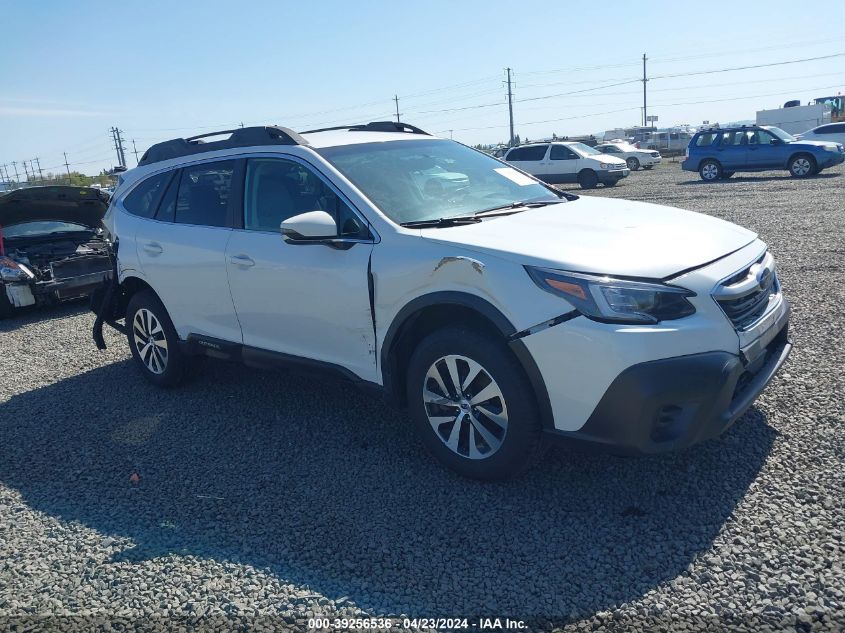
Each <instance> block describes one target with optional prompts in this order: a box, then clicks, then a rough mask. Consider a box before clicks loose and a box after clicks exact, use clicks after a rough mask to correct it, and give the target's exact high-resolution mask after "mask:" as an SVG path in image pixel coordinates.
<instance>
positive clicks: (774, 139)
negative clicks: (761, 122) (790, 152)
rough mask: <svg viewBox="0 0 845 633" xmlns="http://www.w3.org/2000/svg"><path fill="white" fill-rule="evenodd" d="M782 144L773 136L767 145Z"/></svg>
mask: <svg viewBox="0 0 845 633" xmlns="http://www.w3.org/2000/svg"><path fill="white" fill-rule="evenodd" d="M782 144H783V141H781V140H780V139H779V138H773V139H772V140H771V141H769V145H782Z"/></svg>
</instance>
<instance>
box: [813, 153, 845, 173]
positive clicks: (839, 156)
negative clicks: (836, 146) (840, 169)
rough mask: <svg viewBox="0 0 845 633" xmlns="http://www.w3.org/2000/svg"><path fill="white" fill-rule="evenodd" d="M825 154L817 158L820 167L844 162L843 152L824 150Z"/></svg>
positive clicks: (824, 167) (844, 154)
mask: <svg viewBox="0 0 845 633" xmlns="http://www.w3.org/2000/svg"><path fill="white" fill-rule="evenodd" d="M825 154H827V156H826V157H825V158H820V159H819V163H820V164H821V168H822V169H826V168H828V167H833V166H834V165H839V164H841V163H843V162H845V153H843V152H836V153H834V152H825Z"/></svg>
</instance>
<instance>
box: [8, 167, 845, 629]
mask: <svg viewBox="0 0 845 633" xmlns="http://www.w3.org/2000/svg"><path fill="white" fill-rule="evenodd" d="M589 193H590V195H610V196H613V197H622V198H631V199H637V200H648V201H653V202H657V203H662V204H669V205H674V206H679V207H684V208H688V209H692V210H696V211H701V212H705V213H709V214H712V215H716V216H719V217H722V218H725V219H728V220H731V221H734V222H738V223H739V224H742V225H744V226H747V227H750V228H752V229H754V230H756V231H758V232H759V233H760V235H761V236H762V238H763V239H764V240H766V241H767V242H768V243H769V244H770V246H771V248H772V249H773V251H774V252H775V254H776V256H777V258H778V261H779V270H780V275H781V279H782V283H783V286H784V287H785V291H786V293H787V295H788V296H789V298H790V300H791V301H792V302H793V305H794V314H793V320H792V325H791V331H792V333H793V337H794V340H795V344H796V347H795V349H794V351H793V354H792V356H791V357H790V359H789V361H788V364H787V366H786V367H785V368H784V371H783V372H782V373H781V374H780V375H779V376H778V377H777V378H776V379H775V381H774V382H773V383H772V384H771V385H770V387H769V389H768V390H767V391H766V392H765V393H764V394H763V395H762V396H761V397H760V399H759V400H758V401H757V403H756V406H755V407H753V408H752V409H751V410H750V411H749V412H748V413H747V414H746V415H745V416H744V417H743V418H742V419H741V420H740V421H739V422H738V423H737V424H736V425H735V426H734V427H733V428H732V429H731V430H730V431H729V432H728V433H726V434H725V436H724V437H722V438H721V439H719V440H717V441H712V442H709V443H706V444H703V445H700V446H697V447H694V448H692V449H690V450H687V451H685V452H682V453H679V454H673V455H667V456H660V457H648V458H634V459H624V458H619V457H613V456H608V455H602V454H594V453H589V452H581V451H577V450H574V449H555V450H553V451H550V453H549V454H548V455H547V457H546V458H545V459H544V460H543V461H542V462H541V463H540V464H539V465H538V467H537V468H535V469H533V470H532V471H531V472H530V473H529V474H528V475H526V476H525V477H524V478H522V479H520V480H518V481H514V482H509V483H506V484H484V483H478V482H472V481H466V480H462V479H459V478H457V477H455V476H453V475H452V474H451V473H449V472H447V471H446V470H444V469H442V468H440V467H439V466H438V465H437V464H436V463H435V462H434V461H433V460H432V459H431V458H430V457H428V456H427V455H426V454H425V453H424V451H423V450H422V449H421V447H420V445H419V444H418V443H417V441H416V440H415V439H414V438H413V436H412V435H411V428H410V425H409V423H408V422H407V421H406V420H405V419H404V418H403V416H402V415H401V414H399V413H397V412H394V411H392V410H391V409H389V408H386V407H385V406H384V405H383V404H382V403H381V402H380V401H379V400H377V399H374V398H372V397H370V396H367V395H364V394H362V393H359V392H357V391H356V390H354V389H353V388H351V387H350V386H348V385H346V384H343V383H340V382H338V383H333V382H326V381H325V380H324V379H322V378H321V379H319V381H318V379H316V378H315V377H313V376H307V375H296V374H292V373H290V374H289V373H272V372H260V371H257V370H251V369H245V368H242V367H240V366H236V365H232V364H227V363H222V362H213V361H207V362H204V363H201V364H200V366H199V367H198V369H197V371H196V373H195V377H194V379H193V380H192V381H191V382H190V383H189V384H187V385H186V386H184V387H182V388H179V389H178V390H173V391H161V390H157V389H155V388H153V387H151V386H150V385H148V384H147V383H145V382H144V381H143V380H142V379H141V377H140V376H139V374H138V373H136V371H135V369H134V367H133V366H132V365H131V364H130V357H129V354H128V351H127V348H126V345H125V342H124V341H123V340H122V339H121V338H120V337H119V335H117V334H116V333H113V332H110V333H107V337H108V338H107V340H108V343H109V349H108V350H107V351H105V352H98V351H97V350H96V349H95V348H94V345H93V343H92V342H91V338H90V327H91V324H92V321H93V319H92V317H91V315H90V314H88V313H87V312H86V311H85V310H84V308H83V307H82V306H79V305H70V306H63V307H59V308H55V309H50V310H40V311H30V312H28V313H26V314H24V315H22V316H19V317H16V318H14V319H11V320H7V321H4V322H0V351H2V363H0V629H5V628H11V627H12V626H13V625H16V624H17V625H23V624H24V623H25V622H29V624H32V625H33V626H35V627H41V628H46V627H47V626H64V627H65V628H72V627H74V626H75V627H78V628H79V629H80V630H82V629H86V630H89V629H91V628H96V627H100V628H105V627H106V625H107V624H108V623H110V622H111V623H113V622H114V621H115V619H121V620H122V621H123V622H124V624H127V625H131V624H135V625H136V627H137V628H154V627H156V626H159V627H162V628H165V627H172V626H173V625H174V624H176V623H177V621H178V622H182V623H186V624H197V623H200V624H201V625H202V626H204V627H206V628H208V629H211V628H216V629H219V630H228V629H229V628H231V627H232V626H233V624H235V623H237V622H240V623H241V624H244V625H245V626H246V627H248V628H253V629H255V628H259V627H260V626H262V625H264V626H266V627H267V628H270V627H275V628H290V629H298V630H304V629H306V628H307V619H308V618H309V617H310V616H313V615H318V616H328V617H330V618H333V617H343V616H346V617H353V616H359V617H360V616H361V615H364V614H366V615H397V614H409V615H412V616H416V617H433V616H457V615H465V616H471V615H477V616H486V617H502V618H504V617H506V616H510V617H517V618H522V619H524V620H526V621H527V622H528V623H529V625H530V627H531V628H533V629H536V630H541V629H543V630H548V629H550V628H552V627H553V626H564V625H565V626H566V628H567V629H571V630H621V629H627V628H631V629H637V628H638V629H650V630H660V629H663V630H681V629H683V628H684V627H686V628H688V629H689V630H701V629H704V628H711V629H712V630H723V629H724V628H728V627H731V628H736V629H747V630H783V629H790V630H792V629H794V630H799V631H801V630H841V629H843V628H845V591H843V587H845V582H843V577H845V574H844V573H843V565H844V564H845V563H844V562H843V561H844V560H845V556H843V554H845V545H843V535H842V519H843V516H845V513H843V510H845V486H843V470H844V469H843V458H845V441H843V435H842V422H843V419H845V404H844V403H843V401H845V399H844V398H843V393H845V384H844V383H845V380H843V367H845V336H843V325H845V320H843V317H842V306H843V305H845V284H843V283H842V274H843V267H844V266H845V256H843V255H845V238H843V235H845V168H843V167H842V166H840V167H839V168H837V169H834V170H830V172H825V173H824V174H823V175H821V176H819V177H816V178H812V179H810V180H807V181H804V182H799V181H796V180H793V179H790V178H789V177H787V176H785V175H783V174H781V173H775V174H755V175H751V176H748V177H743V178H737V177H735V178H734V179H732V180H730V181H725V182H719V183H716V184H710V185H707V184H703V183H701V182H700V181H699V180H698V178H697V175H695V174H687V173H684V172H681V171H680V169H679V168H678V166H677V164H672V163H667V164H664V165H663V166H661V167H659V168H658V169H655V170H653V171H651V172H638V173H634V174H632V175H631V177H629V178H628V179H627V180H626V181H625V182H623V183H622V184H620V185H619V186H618V187H616V188H614V189H605V188H600V189H598V190H596V191H594V192H589ZM56 616H65V617H56ZM179 618H187V619H184V620H179ZM399 624H400V625H401V622H400V623H399ZM127 628H131V627H129V626H128V627H127ZM471 630H472V629H471ZM476 630H477V628H476Z"/></svg>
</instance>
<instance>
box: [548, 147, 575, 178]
mask: <svg viewBox="0 0 845 633" xmlns="http://www.w3.org/2000/svg"><path fill="white" fill-rule="evenodd" d="M549 163H551V167H550V168H549V169H550V171H551V174H552V178H553V179H552V180H549V182H554V183H560V182H575V181H576V180H578V171H579V167H580V164H581V157H580V156H579V155H578V154H576V153H575V151H574V150H572V149H570V148H568V147H567V146H566V145H552V151H551V152H550V153H549Z"/></svg>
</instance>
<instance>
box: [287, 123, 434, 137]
mask: <svg viewBox="0 0 845 633" xmlns="http://www.w3.org/2000/svg"><path fill="white" fill-rule="evenodd" d="M332 130H349V131H350V132H406V133H408V134H424V135H425V136H431V134H429V133H428V132H425V131H424V130H421V129H420V128H418V127H416V126H415V125H411V124H410V123H399V122H398V121H371V122H370V123H358V124H353V125H336V126H334V127H323V128H320V129H318V130H306V131H305V132H302V133H303V134H316V133H317V132H330V131H332Z"/></svg>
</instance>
